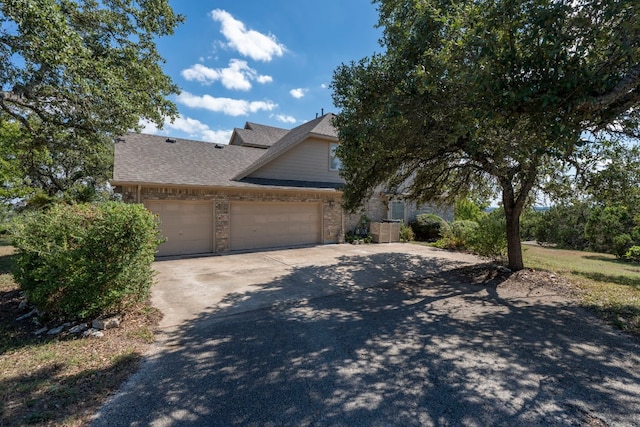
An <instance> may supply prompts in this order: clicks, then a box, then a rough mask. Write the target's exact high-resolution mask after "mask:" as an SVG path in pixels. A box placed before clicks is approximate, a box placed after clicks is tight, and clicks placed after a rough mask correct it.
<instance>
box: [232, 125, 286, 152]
mask: <svg viewBox="0 0 640 427" xmlns="http://www.w3.org/2000/svg"><path fill="white" fill-rule="evenodd" d="M233 132H234V134H235V136H237V137H238V139H239V140H240V142H239V143H237V142H235V141H236V138H234V137H232V138H231V141H232V142H231V144H233V145H244V146H247V147H259V148H269V147H271V145H273V143H275V142H276V141H277V140H279V139H280V138H282V137H283V136H284V135H286V134H287V132H289V130H287V129H282V128H277V127H273V126H266V125H260V124H258V123H251V122H247V123H246V124H245V125H244V129H240V128H236V129H234V130H233Z"/></svg>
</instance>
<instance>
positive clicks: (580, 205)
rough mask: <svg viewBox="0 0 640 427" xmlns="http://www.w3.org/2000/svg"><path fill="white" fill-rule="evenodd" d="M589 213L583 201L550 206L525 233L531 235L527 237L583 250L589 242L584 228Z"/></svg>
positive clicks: (589, 209) (588, 207) (589, 210)
mask: <svg viewBox="0 0 640 427" xmlns="http://www.w3.org/2000/svg"><path fill="white" fill-rule="evenodd" d="M590 214H591V208H590V206H589V205H588V204H587V203H584V202H575V203H571V204H566V205H556V206H552V207H551V209H549V210H548V211H547V212H544V214H542V215H541V216H539V217H538V218H537V221H536V224H535V225H531V227H532V232H531V233H529V232H527V234H532V236H527V237H534V238H535V240H537V241H538V242H540V243H552V244H555V245H557V246H558V247H561V248H566V249H577V250H583V249H585V248H586V247H587V246H588V244H589V242H588V241H587V239H586V238H585V235H584V229H585V225H586V223H587V219H588V218H589V216H590Z"/></svg>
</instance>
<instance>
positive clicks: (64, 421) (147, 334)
mask: <svg viewBox="0 0 640 427" xmlns="http://www.w3.org/2000/svg"><path fill="white" fill-rule="evenodd" d="M12 254H13V248H12V247H11V246H9V244H8V241H7V240H6V239H2V238H0V426H23V425H56V426H59V425H61V426H80V425H86V424H87V420H88V417H89V416H90V415H92V414H93V413H95V411H96V410H97V409H98V408H99V407H100V406H101V404H102V403H103V402H104V401H105V400H106V398H107V397H108V396H109V395H110V394H111V393H113V392H115V391H116V390H117V389H118V388H119V387H120V385H121V384H122V382H123V381H124V380H126V378H128V376H129V375H130V374H131V373H133V372H134V371H135V370H136V369H137V364H138V361H139V360H140V359H141V357H142V354H143V353H144V352H145V351H146V350H147V348H148V347H149V345H150V344H151V342H152V341H153V328H154V325H155V324H156V323H157V321H158V319H159V314H158V313H157V311H155V309H152V308H151V307H149V306H148V305H147V306H141V307H140V308H139V309H138V311H137V312H136V313H132V314H131V315H128V316H125V317H124V318H123V323H122V326H121V327H120V328H118V329H111V330H109V331H105V336H104V337H103V338H78V337H77V336H72V335H61V336H49V335H46V334H43V335H41V336H36V335H34V333H33V332H34V331H35V330H36V329H39V328H40V327H41V326H38V325H36V324H34V323H33V322H32V321H31V319H28V320H23V321H19V322H18V321H16V320H15V319H16V318H17V317H18V316H20V315H21V314H24V313H25V312H26V311H27V310H28V309H20V308H19V304H20V301H21V298H20V291H19V289H18V286H17V285H16V284H15V282H14V281H13V277H12V275H11V258H12ZM55 326H57V325H55Z"/></svg>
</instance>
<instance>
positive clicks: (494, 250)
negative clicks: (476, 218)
mask: <svg viewBox="0 0 640 427" xmlns="http://www.w3.org/2000/svg"><path fill="white" fill-rule="evenodd" d="M505 228H506V222H505V219H504V213H503V212H501V210H500V209H496V210H494V211H493V212H491V213H490V214H489V215H486V216H485V217H483V218H481V219H480V222H479V223H478V227H477V228H476V229H475V231H474V232H473V233H471V235H470V236H469V237H468V239H467V246H468V248H469V249H471V250H472V251H473V252H475V253H477V254H478V255H481V256H486V257H494V258H500V257H503V256H504V255H505V254H506V253H507V237H506V232H505Z"/></svg>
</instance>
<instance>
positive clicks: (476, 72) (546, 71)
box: [332, 0, 640, 270]
mask: <svg viewBox="0 0 640 427" xmlns="http://www.w3.org/2000/svg"><path fill="white" fill-rule="evenodd" d="M374 2H375V3H376V4H377V6H378V11H379V14H380V18H379V24H378V25H379V26H380V27H381V28H382V29H383V36H382V39H381V46H382V47H383V52H382V53H378V54H374V55H372V56H371V57H367V58H363V59H361V60H359V61H355V62H352V63H350V64H343V65H341V66H339V67H338V68H337V69H336V70H335V72H334V78H333V82H332V88H333V98H334V103H335V104H336V106H337V107H339V108H340V109H341V111H340V113H339V114H338V115H337V117H336V119H335V122H334V124H335V126H336V127H337V129H338V132H339V138H340V141H341V145H340V147H339V148H338V151H337V154H338V156H339V157H341V159H342V174H343V176H344V178H345V180H346V182H347V184H346V186H345V188H344V201H345V207H346V208H348V209H352V210H353V209H355V208H357V207H358V206H359V205H360V204H361V203H362V201H363V200H365V199H366V198H367V197H368V196H369V195H370V194H371V193H372V192H373V191H374V190H376V189H379V188H382V189H383V190H385V191H389V192H395V193H401V194H403V195H404V196H405V197H406V198H408V199H412V200H416V201H427V200H432V199H437V198H440V199H442V200H454V199H457V198H459V197H460V196H464V195H465V194H469V193H470V192H473V191H483V190H486V189H495V191H496V192H497V193H499V195H500V200H501V202H502V206H503V208H504V212H505V217H506V230H505V232H506V235H507V250H508V257H509V266H510V268H511V269H514V270H518V269H522V268H523V260H522V250H521V244H520V235H519V233H520V226H519V220H520V214H521V213H522V210H523V207H524V206H525V205H526V203H527V200H528V198H529V196H530V194H531V192H532V191H533V190H534V189H535V188H536V186H539V185H540V184H543V183H548V182H549V181H550V180H553V179H554V178H555V177H558V176H561V175H562V173H563V172H564V171H566V170H567V168H568V167H570V166H571V165H580V164H581V163H580V156H581V155H583V154H584V153H587V152H589V150H590V149H591V148H595V147H597V146H598V145H599V144H600V141H601V140H602V139H604V138H605V137H606V136H612V135H616V136H621V135H622V136H624V137H625V138H626V140H627V141H628V142H629V143H632V142H633V141H635V139H636V138H637V137H638V136H639V132H638V129H639V128H638V123H639V119H640V108H638V107H640V105H639V104H640V20H639V18H638V17H639V16H640V3H638V2H637V1H624V0H623V1H617V0H534V1H531V0H460V1H456V2H452V1H450V0H375V1H374Z"/></svg>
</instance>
